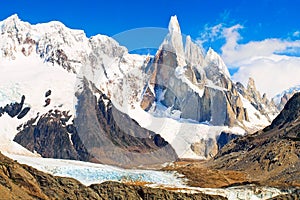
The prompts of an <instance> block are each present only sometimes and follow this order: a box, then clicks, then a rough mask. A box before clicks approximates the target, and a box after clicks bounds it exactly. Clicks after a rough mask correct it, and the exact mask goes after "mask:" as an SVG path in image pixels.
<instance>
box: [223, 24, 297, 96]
mask: <svg viewBox="0 0 300 200" xmlns="http://www.w3.org/2000/svg"><path fill="white" fill-rule="evenodd" d="M242 28H243V26H241V25H239V24H237V25H235V26H232V27H229V28H223V29H222V30H223V31H222V34H223V37H224V38H225V40H226V43H225V44H224V45H223V46H222V48H221V50H222V58H223V59H224V61H225V63H226V64H227V66H228V67H229V68H239V69H238V71H237V72H236V73H235V74H234V75H233V79H234V80H235V81H240V82H242V83H243V84H246V83H247V81H248V78H249V77H253V78H254V80H255V82H256V85H257V88H258V89H259V90H260V91H261V92H262V93H267V94H268V96H269V97H273V96H274V95H275V94H277V93H279V92H281V91H283V90H284V89H287V88H289V87H291V86H294V85H297V84H300V77H299V75H300V57H296V56H289V55H290V54H291V53H297V52H298V54H299V49H300V41H299V40H297V41H288V40H282V39H277V38H271V39H265V40H262V41H251V42H248V43H246V44H239V43H238V41H239V40H240V39H241V35H240V33H239V30H240V29H242Z"/></svg>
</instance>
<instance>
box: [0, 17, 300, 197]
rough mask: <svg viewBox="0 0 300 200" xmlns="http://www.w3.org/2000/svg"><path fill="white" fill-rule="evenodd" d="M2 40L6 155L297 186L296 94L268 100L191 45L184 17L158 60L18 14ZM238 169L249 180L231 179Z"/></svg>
mask: <svg viewBox="0 0 300 200" xmlns="http://www.w3.org/2000/svg"><path fill="white" fill-rule="evenodd" d="M0 32H1V34H0V56H1V59H0V73H1V74H3V77H1V79H0V137H1V141H0V151H1V152H3V153H4V154H8V155H26V156H29V157H33V158H34V157H40V156H41V157H44V158H56V159H71V160H80V161H86V162H94V163H101V164H108V165H114V166H119V167H124V168H150V167H151V168H156V169H157V168H158V169H160V168H162V166H163V165H165V164H166V163H173V162H174V161H177V162H178V161H179V162H181V161H185V160H207V161H206V162H207V163H208V164H205V166H206V167H208V168H212V169H214V170H217V171H214V173H215V172H216V173H219V175H218V177H220V174H221V176H222V177H228V180H229V179H230V180H233V181H230V184H236V183H238V184H246V183H254V184H256V183H259V184H262V185H267V186H280V187H283V186H284V187H285V186H293V187H294V186H295V187H299V181H298V180H299V167H300V165H299V156H300V154H299V128H298V125H299V124H298V119H299V113H298V111H299V108H300V106H299V105H298V104H299V102H300V100H299V93H296V91H297V89H291V90H289V91H285V92H283V93H282V94H280V95H277V96H276V97H274V98H273V99H268V98H267V95H266V94H263V95H261V94H260V92H259V91H258V90H257V89H256V86H255V80H254V79H252V78H249V81H248V84H247V85H246V86H244V85H243V84H241V83H239V82H234V81H233V80H232V79H231V76H230V73H229V71H228V68H227V67H226V65H225V63H224V61H223V60H222V58H221V56H220V55H218V54H217V53H216V52H215V51H214V50H213V49H212V48H210V49H209V50H208V51H207V52H205V51H204V50H203V48H202V47H201V46H199V45H197V44H196V43H195V42H193V41H192V39H191V37H190V36H186V37H184V35H183V34H182V33H181V30H180V25H179V22H178V20H177V17H176V16H172V17H171V19H170V22H169V26H168V33H167V35H166V36H165V38H164V40H163V41H162V42H161V45H160V46H159V47H157V52H156V53H155V55H139V54H131V53H129V52H128V50H127V49H126V47H123V46H121V45H119V43H118V42H117V41H116V40H114V39H113V38H112V37H108V36H105V35H96V36H92V37H89V38H88V37H86V35H85V33H84V32H83V31H81V30H73V29H70V28H68V27H66V26H65V25H63V24H62V23H60V22H56V21H54V22H49V23H43V24H35V25H31V24H29V23H27V22H23V21H21V20H20V19H19V18H18V16H17V15H13V16H11V17H9V18H7V19H5V20H3V21H2V22H0ZM293 95H294V96H293ZM292 96H293V97H292ZM290 98H291V99H290ZM289 99H290V100H289ZM1 159H4V160H6V159H7V158H4V157H3V158H2V157H1ZM5 162H6V161H5ZM7 162H8V163H9V165H11V161H10V160H9V161H7ZM175 163H176V162H175ZM191 166H192V165H190V164H187V165H186V166H185V167H184V168H183V169H181V170H182V171H181V172H183V174H185V172H186V169H187V168H188V169H190V167H191ZM18 167H19V165H18ZM171 168H172V167H171ZM167 169H170V168H168V167H167ZM20 170H23V171H24V167H23V166H21V168H20ZM30 170H31V171H32V169H31V168H28V169H27V168H25V171H30ZM173 170H174V169H173ZM175 170H179V169H177V168H175ZM218 170H220V171H221V172H220V171H218ZM230 170H231V171H242V175H241V176H242V177H246V175H245V174H247V175H250V176H252V177H253V178H251V179H244V178H243V179H241V180H238V181H236V182H235V180H236V179H234V178H232V177H231V176H232V174H231V172H230V173H229V172H228V171H230ZM224 171H225V172H224ZM1 173H2V172H1ZM3 173H4V174H5V170H4V171H3ZM26 173H27V172H26ZM30 173H31V172H30ZM214 173H213V174H214ZM222 173H229V175H228V174H227V175H228V176H227V175H226V176H223V174H222ZM233 174H235V173H233ZM31 175H32V173H31ZM185 175H186V176H189V173H187V174H185ZM244 175H245V176H244ZM194 176H196V175H195V174H194ZM233 176H234V175H233ZM208 177H209V176H208ZM262 177H263V178H262ZM9 178H11V177H9ZM4 179H5V180H8V179H7V177H6V178H4ZM50 179H51V180H52V179H53V177H50ZM54 179H56V178H54ZM37 181H40V180H37ZM55 181H57V180H55ZM225 182H226V181H225ZM271 182H272V183H273V184H270V183H271ZM283 182H284V183H283ZM38 184H39V185H40V184H41V183H38ZM55 184H56V183H55ZM76 184H77V183H76ZM222 184H223V182H222ZM222 184H221V185H222ZM230 184H228V183H226V184H225V185H222V186H230ZM79 186H80V185H79ZM80 187H81V186H80ZM95 187H96V186H95ZM97 187H98V186H97ZM99 187H100V186H99ZM101 187H102V186H101ZM117 187H123V186H117ZM124 187H125V186H124ZM84 190H93V195H94V192H97V190H95V189H94V188H92V189H91V188H84ZM131 190H132V191H134V192H138V191H140V190H141V189H137V188H131ZM39 191H40V190H39ZM143 192H145V191H144V190H143ZM148 192H149V191H148ZM151 192H152V191H151ZM151 192H150V193H151ZM39 195H42V196H43V195H46V196H51V195H50V194H47V193H45V191H42V192H41V193H40V194H39ZM139 195H140V194H139ZM170 195H173V194H170ZM207 198H208V197H207Z"/></svg>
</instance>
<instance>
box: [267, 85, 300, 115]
mask: <svg viewBox="0 0 300 200" xmlns="http://www.w3.org/2000/svg"><path fill="white" fill-rule="evenodd" d="M297 92H300V85H296V86H294V87H291V88H289V89H286V90H284V91H283V92H281V93H280V94H277V95H275V96H274V97H273V101H274V102H275V104H276V106H277V109H278V110H282V109H283V107H284V105H285V104H286V102H288V100H289V99H290V98H291V97H292V96H293V95H294V94H295V93H297Z"/></svg>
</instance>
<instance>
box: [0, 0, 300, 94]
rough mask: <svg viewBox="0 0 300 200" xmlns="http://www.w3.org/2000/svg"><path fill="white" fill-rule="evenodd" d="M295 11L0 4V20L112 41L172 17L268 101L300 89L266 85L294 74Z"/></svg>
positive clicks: (276, 3) (30, 1) (293, 7)
mask: <svg viewBox="0 0 300 200" xmlns="http://www.w3.org/2000/svg"><path fill="white" fill-rule="evenodd" d="M299 7H300V1H297V0H252V1H249V0H230V1H229V0H228V1H224V0H198V1H197V0H194V1H192V0H185V1H179V0H173V1H166V0H160V1H159V0H152V1H96V0H86V1H77V0H73V1H58V0H52V1H37V0H25V1H20V0H3V1H1V2H0V9H1V11H0V20H2V19H5V18H7V17H8V16H10V15H12V14H15V13H16V14H18V15H19V17H20V18H21V19H22V20H23V21H28V22H30V23H40V22H48V21H52V20H57V21H61V22H62V23H64V24H65V25H66V26H68V27H70V28H76V29H83V30H84V31H85V33H86V34H87V36H92V35H96V34H98V33H100V34H105V35H109V36H113V35H115V34H118V33H120V32H123V31H126V30H130V29H134V28H142V27H162V28H167V26H168V21H169V19H170V16H172V15H177V17H178V20H179V23H180V26H181V31H182V33H184V34H189V35H191V37H192V39H194V40H196V41H198V43H201V44H202V45H203V46H204V48H205V49H207V48H208V47H209V46H212V47H213V48H214V49H215V50H216V51H217V52H218V53H220V54H221V56H222V57H223V59H224V61H225V63H226V64H227V66H228V67H229V69H230V71H231V72H232V75H233V78H234V79H235V80H237V81H241V82H243V83H246V81H247V79H248V77H249V76H253V77H254V78H255V80H257V84H258V88H259V89H260V90H262V91H263V92H267V93H268V94H269V95H270V96H272V95H274V94H275V93H276V92H279V91H280V90H281V89H284V88H287V87H290V86H292V85H295V84H300V79H299V78H297V76H289V75H287V77H285V78H284V79H283V80H282V81H279V83H277V84H275V85H272V84H274V83H272V81H273V80H276V79H280V78H282V76H280V75H281V74H282V73H283V72H286V71H289V73H291V75H294V74H297V73H300V69H299V68H300V67H297V66H298V65H299V64H300V61H299V60H298V57H299V55H300V53H299V52H300V45H299V41H298V40H299V39H300V23H299V20H300V12H299ZM149 38H150V37H149ZM238 58H240V59H238ZM287 65H288V66H289V68H284V66H287ZM266 66H268V67H266ZM268 70H271V72H272V73H273V72H274V73H275V74H276V75H274V76H270V79H268V80H265V77H264V76H263V75H261V72H262V71H263V72H264V73H267V72H268ZM273 70H274V71H273ZM298 70H299V71H298ZM291 79H292V80H291ZM270 87H273V88H274V89H272V90H271V89H269V88H270Z"/></svg>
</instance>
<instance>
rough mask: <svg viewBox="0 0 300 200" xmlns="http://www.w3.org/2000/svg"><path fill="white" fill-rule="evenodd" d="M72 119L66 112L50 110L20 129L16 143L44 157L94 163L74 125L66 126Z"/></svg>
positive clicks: (15, 139)
mask: <svg viewBox="0 0 300 200" xmlns="http://www.w3.org/2000/svg"><path fill="white" fill-rule="evenodd" d="M70 118H71V116H70V115H68V113H67V112H65V111H63V112H61V111H59V110H54V111H53V110H50V111H49V112H48V113H46V114H44V115H42V116H41V117H39V118H35V119H31V120H30V121H29V122H27V123H26V124H25V125H23V127H20V130H21V131H20V132H19V133H18V134H17V135H16V136H15V138H14V141H15V142H17V143H19V144H21V145H22V146H24V147H25V148H27V149H28V150H30V151H32V152H34V151H36V152H37V153H39V154H40V155H41V156H43V157H47V158H61V159H72V160H82V161H92V156H91V155H90V154H89V153H88V152H87V150H86V148H85V147H84V146H83V144H82V142H81V140H80V138H79V136H78V134H77V131H76V129H75V128H74V125H73V124H68V125H67V124H66V123H67V122H68V121H69V120H70Z"/></svg>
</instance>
